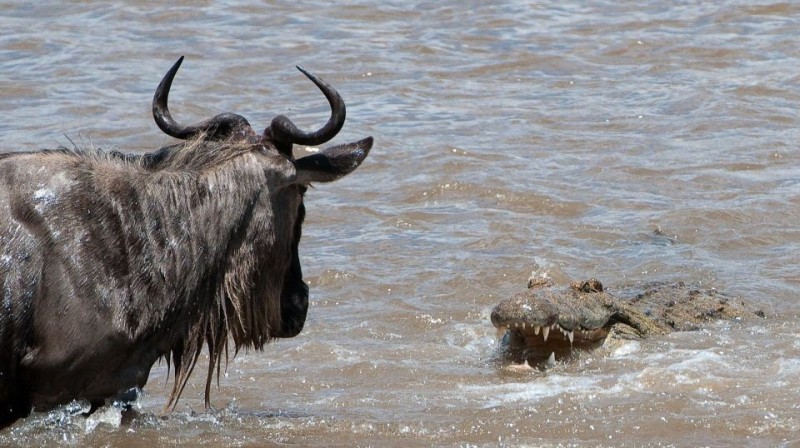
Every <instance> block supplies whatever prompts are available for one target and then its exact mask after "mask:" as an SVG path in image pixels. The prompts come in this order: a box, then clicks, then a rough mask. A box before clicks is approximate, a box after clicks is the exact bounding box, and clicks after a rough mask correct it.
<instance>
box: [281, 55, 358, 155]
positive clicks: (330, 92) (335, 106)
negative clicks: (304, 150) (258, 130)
mask: <svg viewBox="0 0 800 448" xmlns="http://www.w3.org/2000/svg"><path fill="white" fill-rule="evenodd" d="M297 69H298V70H300V71H301V72H303V74H304V75H306V76H307V77H308V79H310V80H311V82H313V83H314V84H316V85H317V87H319V89H320V90H322V93H323V94H325V98H327V99H328V102H329V103H330V105H331V118H330V119H329V120H328V122H327V123H325V126H323V127H322V128H321V129H320V130H318V131H316V132H303V131H301V130H300V129H298V128H297V126H295V125H294V123H292V121H291V120H289V119H288V118H287V117H285V116H283V115H279V116H277V117H275V118H274V119H273V120H272V123H271V124H270V132H271V133H272V137H273V138H274V139H276V140H278V141H281V142H285V143H296V144H299V145H308V146H315V145H321V144H322V143H325V142H327V141H328V140H330V139H332V138H333V137H335V136H336V134H338V133H339V131H340V130H341V129H342V126H344V117H345V113H346V110H345V107H344V100H342V97H341V96H339V92H337V91H336V89H334V88H333V87H331V85H330V84H328V83H327V82H325V81H323V80H321V79H320V78H318V77H317V76H316V75H314V74H313V73H310V72H309V71H307V70H306V69H304V68H303V67H300V66H299V65H298V66H297Z"/></svg>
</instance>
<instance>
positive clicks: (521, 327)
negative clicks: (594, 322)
mask: <svg viewBox="0 0 800 448" xmlns="http://www.w3.org/2000/svg"><path fill="white" fill-rule="evenodd" d="M494 324H495V328H497V335H498V337H499V338H500V341H501V344H502V345H503V346H504V348H505V349H506V354H507V355H508V356H509V357H510V359H511V360H512V361H513V362H516V363H525V362H527V363H528V364H530V365H531V366H540V365H543V364H547V363H552V362H555V361H556V360H564V359H569V358H571V357H572V356H573V355H574V353H575V351H579V350H582V351H586V350H594V349H596V348H598V347H600V346H601V345H603V343H604V342H605V341H606V338H607V337H608V334H609V331H610V327H605V326H603V327H598V328H592V329H583V328H565V327H563V326H561V325H560V324H559V323H558V322H555V323H552V324H543V325H536V324H532V323H528V322H525V321H508V322H494Z"/></svg>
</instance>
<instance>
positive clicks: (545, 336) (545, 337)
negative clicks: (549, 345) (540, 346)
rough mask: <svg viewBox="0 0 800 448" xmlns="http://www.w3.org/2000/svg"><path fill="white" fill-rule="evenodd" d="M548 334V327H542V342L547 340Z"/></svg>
mask: <svg viewBox="0 0 800 448" xmlns="http://www.w3.org/2000/svg"><path fill="white" fill-rule="evenodd" d="M548 334H550V327H547V326H545V327H542V336H544V342H547V335H548Z"/></svg>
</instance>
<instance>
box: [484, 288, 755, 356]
mask: <svg viewBox="0 0 800 448" xmlns="http://www.w3.org/2000/svg"><path fill="white" fill-rule="evenodd" d="M764 316H765V314H764V312H763V311H762V310H761V309H759V308H757V307H755V306H753V305H751V304H748V303H747V302H745V301H744V300H742V299H740V298H736V297H733V296H730V295H727V294H725V293H723V292H720V291H718V290H716V289H714V288H700V287H696V286H691V285H686V284H685V283H683V282H675V283H667V282H657V283H656V282H654V283H648V284H645V285H643V286H623V287H620V288H615V289H614V294H613V295H612V294H611V293H610V292H609V291H608V290H606V289H605V288H604V287H603V284H602V283H600V281H598V280H597V279H590V280H586V281H580V282H574V283H572V284H570V285H569V286H567V287H560V288H559V287H556V286H554V285H553V283H552V281H551V280H549V279H547V278H531V279H530V280H529V281H528V289H527V290H526V291H523V292H520V293H517V294H515V295H514V296H513V297H511V298H508V299H505V300H503V301H501V302H500V303H498V304H497V305H496V306H495V307H494V309H493V310H492V313H491V320H492V324H493V325H494V326H495V328H497V330H498V335H499V336H500V338H501V341H502V345H503V346H504V347H505V348H506V349H507V350H506V351H505V352H506V353H507V354H508V355H509V357H510V358H511V360H512V361H513V362H516V363H524V362H527V363H528V364H529V365H531V366H539V367H545V366H547V365H548V364H552V363H553V362H554V361H555V360H564V359H569V358H571V357H572V356H573V355H574V354H575V353H579V352H580V351H589V350H594V349H597V348H599V347H601V346H603V345H604V344H607V343H608V341H609V340H611V339H616V340H619V339H623V340H625V339H629V340H630V339H634V340H635V339H644V338H648V337H650V336H654V335H663V334H667V333H670V332H673V331H690V330H697V329H699V328H700V327H701V325H702V324H703V323H705V322H708V321H711V320H741V319H744V318H747V317H764Z"/></svg>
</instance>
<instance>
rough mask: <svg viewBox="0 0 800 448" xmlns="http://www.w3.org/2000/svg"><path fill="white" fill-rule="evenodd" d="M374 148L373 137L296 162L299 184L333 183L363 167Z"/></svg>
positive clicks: (331, 148) (326, 150) (333, 147)
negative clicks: (362, 164) (360, 166)
mask: <svg viewBox="0 0 800 448" xmlns="http://www.w3.org/2000/svg"><path fill="white" fill-rule="evenodd" d="M371 148H372V137H367V138H365V139H364V140H359V141H357V142H354V143H347V144H344V145H337V146H331V147H330V148H325V149H323V150H321V151H320V152H318V153H316V154H312V155H310V156H305V157H302V158H300V159H297V160H295V162H294V167H295V169H296V171H297V178H296V182H297V183H302V184H307V183H310V182H332V181H334V180H336V179H339V178H341V177H343V176H345V175H347V174H349V173H350V172H352V171H353V170H355V169H356V168H358V166H359V165H361V162H363V161H364V159H365V158H366V157H367V154H369V150H370V149H371Z"/></svg>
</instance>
